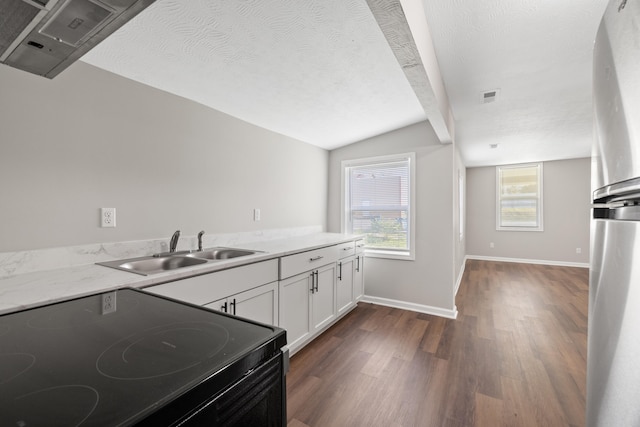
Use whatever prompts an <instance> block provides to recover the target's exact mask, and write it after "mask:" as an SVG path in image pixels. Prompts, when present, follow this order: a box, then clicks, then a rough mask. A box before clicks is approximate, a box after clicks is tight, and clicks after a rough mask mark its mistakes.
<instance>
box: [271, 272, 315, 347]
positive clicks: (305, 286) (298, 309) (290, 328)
mask: <svg viewBox="0 0 640 427" xmlns="http://www.w3.org/2000/svg"><path fill="white" fill-rule="evenodd" d="M313 280H314V275H313V273H310V274H306V273H305V274H299V275H297V276H293V277H290V278H288V279H286V280H282V281H280V289H279V291H280V325H279V326H280V327H281V328H284V329H286V330H287V344H288V345H289V349H293V348H298V347H300V346H301V345H302V344H303V343H304V342H305V341H307V340H308V339H309V338H310V337H311V331H312V329H313V328H312V327H311V298H310V297H309V295H310V294H311V287H312V286H313V285H312V283H313Z"/></svg>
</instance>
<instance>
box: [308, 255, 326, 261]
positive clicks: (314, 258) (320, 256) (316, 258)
mask: <svg viewBox="0 0 640 427" xmlns="http://www.w3.org/2000/svg"><path fill="white" fill-rule="evenodd" d="M322 258H324V257H323V256H322V255H318V256H317V257H313V258H309V261H317V260H319V259H322Z"/></svg>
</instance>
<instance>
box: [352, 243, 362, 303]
mask: <svg viewBox="0 0 640 427" xmlns="http://www.w3.org/2000/svg"><path fill="white" fill-rule="evenodd" d="M363 296H364V255H363V254H359V255H357V256H356V263H355V265H354V267H353V300H354V301H355V302H358V301H360V300H361V299H362V297H363Z"/></svg>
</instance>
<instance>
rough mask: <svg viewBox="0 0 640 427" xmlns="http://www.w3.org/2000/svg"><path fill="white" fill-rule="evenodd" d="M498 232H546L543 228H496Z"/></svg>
mask: <svg viewBox="0 0 640 427" xmlns="http://www.w3.org/2000/svg"><path fill="white" fill-rule="evenodd" d="M496 231H527V232H528V231H544V228H542V227H496Z"/></svg>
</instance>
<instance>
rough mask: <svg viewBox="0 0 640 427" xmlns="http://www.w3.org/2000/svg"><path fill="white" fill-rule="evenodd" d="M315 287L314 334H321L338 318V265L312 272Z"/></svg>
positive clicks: (312, 311) (313, 308) (326, 266)
mask: <svg viewBox="0 0 640 427" xmlns="http://www.w3.org/2000/svg"><path fill="white" fill-rule="evenodd" d="M312 273H314V274H315V286H314V290H313V291H312V292H311V294H310V295H311V318H312V319H313V323H312V325H313V330H312V332H319V331H320V330H321V329H323V328H324V327H325V326H328V325H329V324H330V323H331V322H333V320H334V319H335V318H336V264H335V262H334V263H332V264H329V265H325V266H324V267H320V268H319V269H317V270H315V271H314V272H312Z"/></svg>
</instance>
